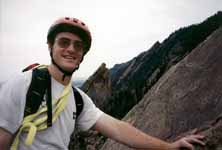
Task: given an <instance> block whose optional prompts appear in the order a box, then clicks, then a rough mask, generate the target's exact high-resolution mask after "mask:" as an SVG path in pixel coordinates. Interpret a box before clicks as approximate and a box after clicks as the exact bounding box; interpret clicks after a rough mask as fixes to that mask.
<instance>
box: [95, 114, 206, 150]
mask: <svg viewBox="0 0 222 150" xmlns="http://www.w3.org/2000/svg"><path fill="white" fill-rule="evenodd" d="M94 128H95V129H96V130H97V131H99V132H100V133H102V134H104V135H105V136H107V137H109V138H111V139H113V140H115V141H117V142H119V143H122V144H124V145H127V146H129V147H131V148H135V149H144V150H145V149H146V150H153V149H155V150H169V149H170V150H179V149H180V148H182V147H184V148H188V149H190V150H193V146H192V144H190V143H197V144H201V145H204V143H203V142H202V141H200V140H201V139H202V138H203V136H200V135H193V136H190V137H186V138H182V139H180V140H178V141H176V142H174V143H167V142H165V141H162V140H160V139H157V138H154V137H152V136H149V135H147V134H145V133H143V132H142V131H140V130H138V129H136V128H135V127H133V126H131V125H130V124H128V123H126V122H123V121H120V120H117V119H115V118H113V117H111V116H109V115H107V114H103V115H102V116H101V117H100V118H99V120H98V121H97V122H96V124H95V126H94Z"/></svg>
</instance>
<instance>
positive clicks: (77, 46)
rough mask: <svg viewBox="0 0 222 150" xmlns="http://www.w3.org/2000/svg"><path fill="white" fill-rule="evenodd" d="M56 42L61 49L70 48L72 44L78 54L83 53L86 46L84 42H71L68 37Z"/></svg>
mask: <svg viewBox="0 0 222 150" xmlns="http://www.w3.org/2000/svg"><path fill="white" fill-rule="evenodd" d="M56 42H57V44H58V45H59V47H61V48H68V47H69V46H70V44H72V46H73V49H75V50H76V51H78V52H83V51H84V49H85V44H84V43H83V42H82V41H78V40H71V39H69V38H66V37H62V38H59V39H56Z"/></svg>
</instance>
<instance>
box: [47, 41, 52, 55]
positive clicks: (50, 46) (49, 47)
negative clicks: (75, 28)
mask: <svg viewBox="0 0 222 150" xmlns="http://www.w3.org/2000/svg"><path fill="white" fill-rule="evenodd" d="M47 44H48V50H49V52H50V53H51V51H52V44H50V43H47Z"/></svg>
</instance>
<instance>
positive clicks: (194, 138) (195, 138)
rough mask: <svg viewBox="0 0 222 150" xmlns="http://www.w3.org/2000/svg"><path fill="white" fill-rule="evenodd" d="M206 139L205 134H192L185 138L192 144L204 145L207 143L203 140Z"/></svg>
mask: <svg viewBox="0 0 222 150" xmlns="http://www.w3.org/2000/svg"><path fill="white" fill-rule="evenodd" d="M203 139H204V136H203V135H190V136H188V137H185V140H186V141H187V142H189V143H191V144H199V145H202V146H204V145H205V143H204V142H203V141H202V140H203Z"/></svg>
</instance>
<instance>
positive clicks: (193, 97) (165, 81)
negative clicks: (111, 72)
mask: <svg viewBox="0 0 222 150" xmlns="http://www.w3.org/2000/svg"><path fill="white" fill-rule="evenodd" d="M221 66H222V27H220V28H219V29H218V30H216V31H215V32H214V33H213V34H212V35H211V36H209V37H208V38H207V39H206V40H205V41H204V42H202V43H201V44H199V45H198V47H196V48H195V49H194V50H193V51H192V52H191V53H190V54H189V55H188V56H187V57H185V59H183V60H182V61H181V62H179V63H178V64H177V65H175V66H173V67H171V69H169V71H168V72H167V73H166V74H164V75H163V76H162V77H161V78H160V80H159V81H158V82H157V83H156V84H155V85H154V86H153V87H152V88H151V89H150V90H149V91H148V92H147V93H146V94H145V96H144V97H143V99H142V100H141V101H140V103H139V104H137V105H136V106H135V107H134V108H133V109H132V110H131V111H130V112H129V113H128V114H127V116H126V117H125V118H124V120H126V121H127V122H129V123H131V124H133V125H134V126H136V127H138V128H139V129H141V130H142V131H144V132H146V133H148V134H150V135H153V136H156V137H159V138H161V139H164V140H169V139H173V138H175V137H177V136H179V135H180V134H182V133H185V132H187V131H190V130H193V129H195V128H196V129H198V128H201V127H203V126H204V125H205V124H207V123H208V122H214V123H211V125H210V126H208V128H205V130H204V129H202V131H203V133H204V134H205V135H206V136H207V137H206V139H207V141H206V142H207V145H208V147H205V149H204V150H219V149H221V148H222V147H221V145H222V142H221V141H222V136H221V135H222V134H221V130H222V128H221V113H222V111H221V110H222V69H221ZM204 131H205V132H204ZM210 137H214V138H210ZM218 148H219V149H218ZM127 149H130V148H128V147H125V146H123V145H120V144H118V143H116V142H114V141H112V140H108V141H107V142H106V143H105V144H104V146H103V147H102V150H127Z"/></svg>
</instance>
